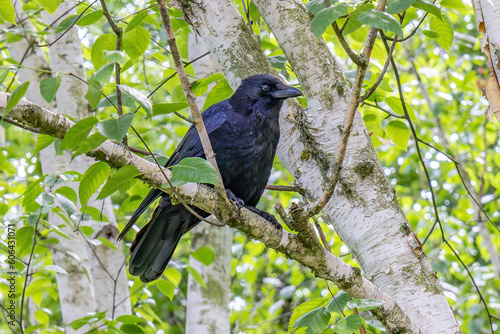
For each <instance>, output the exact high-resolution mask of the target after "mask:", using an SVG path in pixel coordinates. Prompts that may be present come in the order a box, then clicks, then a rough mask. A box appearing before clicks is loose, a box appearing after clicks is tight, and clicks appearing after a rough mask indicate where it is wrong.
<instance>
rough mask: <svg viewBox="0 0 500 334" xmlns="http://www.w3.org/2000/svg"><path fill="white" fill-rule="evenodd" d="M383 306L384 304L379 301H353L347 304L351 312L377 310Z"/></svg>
mask: <svg viewBox="0 0 500 334" xmlns="http://www.w3.org/2000/svg"><path fill="white" fill-rule="evenodd" d="M382 305H384V302H383V301H381V300H378V299H352V300H350V301H348V302H347V304H346V306H347V308H349V309H350V310H352V309H354V308H357V309H358V311H369V310H375V309H377V308H379V307H380V306H382Z"/></svg>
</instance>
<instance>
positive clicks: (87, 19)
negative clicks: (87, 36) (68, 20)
mask: <svg viewBox="0 0 500 334" xmlns="http://www.w3.org/2000/svg"><path fill="white" fill-rule="evenodd" d="M101 17H103V11H102V9H99V10H95V11H93V12H91V13H88V14H85V15H84V16H82V17H81V18H80V19H79V20H78V22H76V25H77V26H79V27H85V26H88V25H91V24H93V23H96V22H97V21H99V19H100V18H101Z"/></svg>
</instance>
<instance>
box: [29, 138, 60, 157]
mask: <svg viewBox="0 0 500 334" xmlns="http://www.w3.org/2000/svg"><path fill="white" fill-rule="evenodd" d="M54 139H55V138H54V137H51V136H49V135H44V134H39V135H38V136H37V137H36V145H35V151H34V152H33V155H37V154H38V152H40V151H41V150H43V149H44V148H46V147H47V146H49V145H50V144H52V143H53V142H54Z"/></svg>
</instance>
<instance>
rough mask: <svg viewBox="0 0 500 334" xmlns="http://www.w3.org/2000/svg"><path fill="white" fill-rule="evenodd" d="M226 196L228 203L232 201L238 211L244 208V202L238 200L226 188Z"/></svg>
mask: <svg viewBox="0 0 500 334" xmlns="http://www.w3.org/2000/svg"><path fill="white" fill-rule="evenodd" d="M226 194H227V198H229V200H230V201H233V202H234V203H236V206H237V207H238V209H241V208H242V207H244V206H245V202H244V201H243V200H242V199H241V198H239V197H238V196H236V195H235V194H234V193H233V192H232V191H231V189H227V188H226Z"/></svg>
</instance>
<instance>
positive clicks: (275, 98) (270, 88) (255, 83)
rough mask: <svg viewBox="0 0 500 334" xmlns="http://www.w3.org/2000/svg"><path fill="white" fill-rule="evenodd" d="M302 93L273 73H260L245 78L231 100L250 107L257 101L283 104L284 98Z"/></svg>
mask: <svg viewBox="0 0 500 334" xmlns="http://www.w3.org/2000/svg"><path fill="white" fill-rule="evenodd" d="M301 95H302V92H301V91H300V90H299V89H297V88H294V87H291V86H288V85H285V84H284V83H283V82H282V81H281V80H280V79H278V78H277V77H275V76H273V75H269V74H258V75H253V76H251V77H248V78H246V79H244V80H243V81H242V82H241V85H240V86H239V87H238V89H236V92H234V94H233V96H232V97H231V99H230V100H232V101H234V102H237V104H240V105H241V104H244V105H246V106H248V107H249V106H250V105H253V104H255V103H256V102H257V101H261V102H264V103H266V104H267V103H271V104H276V105H277V106H281V103H282V102H283V100H285V99H288V98H290V97H297V96H301Z"/></svg>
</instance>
